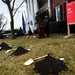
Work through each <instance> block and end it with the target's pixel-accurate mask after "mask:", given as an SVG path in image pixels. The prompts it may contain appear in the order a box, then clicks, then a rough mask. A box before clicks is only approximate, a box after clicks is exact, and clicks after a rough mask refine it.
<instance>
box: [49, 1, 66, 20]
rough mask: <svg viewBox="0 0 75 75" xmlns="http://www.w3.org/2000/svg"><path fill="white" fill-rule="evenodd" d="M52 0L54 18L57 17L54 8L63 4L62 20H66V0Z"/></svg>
mask: <svg viewBox="0 0 75 75" xmlns="http://www.w3.org/2000/svg"><path fill="white" fill-rule="evenodd" d="M50 1H51V16H52V17H53V18H55V16H54V12H55V11H54V9H55V7H57V6H58V5H61V6H62V11H61V12H62V20H64V4H65V3H66V0H50Z"/></svg>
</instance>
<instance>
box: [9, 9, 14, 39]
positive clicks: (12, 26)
mask: <svg viewBox="0 0 75 75" xmlns="http://www.w3.org/2000/svg"><path fill="white" fill-rule="evenodd" d="M10 18H11V22H10V27H11V33H12V39H15V33H14V19H13V12H12V10H11V11H10Z"/></svg>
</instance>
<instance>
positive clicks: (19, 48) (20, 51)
mask: <svg viewBox="0 0 75 75" xmlns="http://www.w3.org/2000/svg"><path fill="white" fill-rule="evenodd" d="M28 52H29V51H28V50H26V49H24V48H23V47H21V46H19V47H18V48H17V49H16V50H15V51H14V52H13V53H12V54H11V55H15V56H18V55H22V54H25V53H28Z"/></svg>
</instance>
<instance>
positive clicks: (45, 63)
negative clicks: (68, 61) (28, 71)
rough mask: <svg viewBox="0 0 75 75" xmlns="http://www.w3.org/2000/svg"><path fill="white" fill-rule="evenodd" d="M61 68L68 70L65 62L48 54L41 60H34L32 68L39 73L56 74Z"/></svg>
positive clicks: (42, 74) (41, 74)
mask: <svg viewBox="0 0 75 75" xmlns="http://www.w3.org/2000/svg"><path fill="white" fill-rule="evenodd" d="M63 70H65V71H66V70H68V68H67V66H66V65H65V63H64V62H63V61H61V60H59V59H56V58H54V57H52V56H50V54H48V56H47V57H46V58H44V59H43V60H41V61H38V62H36V63H35V68H34V71H35V72H36V73H39V74H40V75H50V74H51V75H58V74H59V72H61V71H63Z"/></svg>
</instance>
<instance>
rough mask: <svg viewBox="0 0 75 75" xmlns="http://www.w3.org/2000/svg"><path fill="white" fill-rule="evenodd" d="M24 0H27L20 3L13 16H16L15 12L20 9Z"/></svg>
mask: <svg viewBox="0 0 75 75" xmlns="http://www.w3.org/2000/svg"><path fill="white" fill-rule="evenodd" d="M24 1H25V0H23V2H22V3H21V4H20V5H19V7H18V8H17V9H16V11H15V12H14V15H13V16H15V14H16V12H17V11H18V9H19V8H20V7H21V5H22V4H23V3H24Z"/></svg>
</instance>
